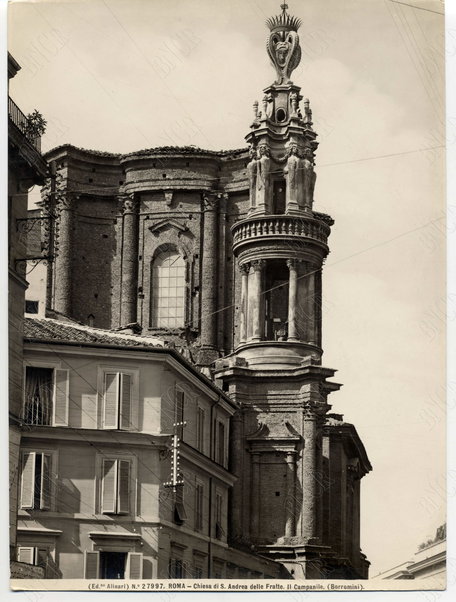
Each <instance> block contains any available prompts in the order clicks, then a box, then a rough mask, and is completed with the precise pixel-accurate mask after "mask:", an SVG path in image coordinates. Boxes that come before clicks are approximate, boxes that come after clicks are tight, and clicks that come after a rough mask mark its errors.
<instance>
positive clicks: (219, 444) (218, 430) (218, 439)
mask: <svg viewBox="0 0 456 602" xmlns="http://www.w3.org/2000/svg"><path fill="white" fill-rule="evenodd" d="M214 430H215V433H214V437H215V446H214V447H215V461H216V462H218V463H219V464H221V465H222V466H225V465H226V454H225V444H226V442H225V424H224V423H223V422H220V421H219V420H216V421H215V423H214Z"/></svg>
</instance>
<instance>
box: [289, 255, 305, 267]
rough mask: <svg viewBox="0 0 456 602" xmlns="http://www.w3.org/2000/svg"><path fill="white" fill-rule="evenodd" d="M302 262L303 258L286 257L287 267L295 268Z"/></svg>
mask: <svg viewBox="0 0 456 602" xmlns="http://www.w3.org/2000/svg"><path fill="white" fill-rule="evenodd" d="M302 263H303V260H302V259H297V258H296V257H290V258H289V259H287V266H288V268H289V269H293V268H294V269H297V267H298V265H299V264H302Z"/></svg>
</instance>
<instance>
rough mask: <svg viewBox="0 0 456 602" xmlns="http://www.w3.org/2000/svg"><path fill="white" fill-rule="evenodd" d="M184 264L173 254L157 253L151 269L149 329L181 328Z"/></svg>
mask: <svg viewBox="0 0 456 602" xmlns="http://www.w3.org/2000/svg"><path fill="white" fill-rule="evenodd" d="M185 271H186V268H185V261H184V259H183V257H182V255H180V254H179V253H178V252H177V251H175V250H171V249H167V250H166V251H162V252H161V253H159V254H158V255H157V256H156V257H155V258H154V260H153V261H152V266H151V316H150V324H151V327H152V328H183V327H184V325H185V292H186V281H185V280H186V279H185Z"/></svg>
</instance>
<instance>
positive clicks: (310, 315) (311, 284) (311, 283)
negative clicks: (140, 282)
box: [305, 264, 317, 345]
mask: <svg viewBox="0 0 456 602" xmlns="http://www.w3.org/2000/svg"><path fill="white" fill-rule="evenodd" d="M307 266H308V267H307V276H306V277H305V278H306V281H307V282H306V315H307V329H306V330H307V342H308V343H310V344H311V345H315V344H316V342H317V341H316V334H317V333H316V332H315V273H316V270H317V268H316V266H315V265H313V264H307Z"/></svg>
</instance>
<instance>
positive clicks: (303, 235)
mask: <svg viewBox="0 0 456 602" xmlns="http://www.w3.org/2000/svg"><path fill="white" fill-rule="evenodd" d="M231 231H232V233H233V250H234V251H236V250H237V249H238V248H239V247H241V246H243V245H245V244H247V243H250V242H253V241H254V240H255V241H258V240H259V239H261V242H266V241H268V240H270V241H274V242H278V241H282V242H287V241H288V242H289V241H302V242H304V240H303V239H306V241H307V242H308V241H309V240H310V241H314V242H315V243H317V244H318V245H320V246H323V247H325V248H327V240H328V236H329V234H330V231H331V230H330V227H329V226H328V225H327V224H326V223H325V222H323V221H321V220H318V219H315V218H312V217H305V216H299V217H298V216H291V215H290V216H289V215H267V216H261V217H251V218H247V219H243V220H241V221H239V222H237V223H235V224H234V225H233V226H232V227H231Z"/></svg>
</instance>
